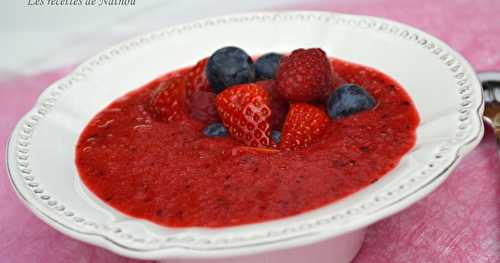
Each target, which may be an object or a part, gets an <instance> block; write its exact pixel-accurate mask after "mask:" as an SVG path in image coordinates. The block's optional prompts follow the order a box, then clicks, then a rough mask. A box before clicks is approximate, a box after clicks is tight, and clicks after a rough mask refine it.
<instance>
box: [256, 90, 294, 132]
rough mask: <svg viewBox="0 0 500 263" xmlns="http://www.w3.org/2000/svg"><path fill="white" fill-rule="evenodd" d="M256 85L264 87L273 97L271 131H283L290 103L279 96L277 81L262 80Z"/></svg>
mask: <svg viewBox="0 0 500 263" xmlns="http://www.w3.org/2000/svg"><path fill="white" fill-rule="evenodd" d="M256 84H258V85H260V86H262V87H263V88H264V89H265V90H266V91H267V92H269V94H270V95H271V129H273V130H281V127H283V123H284V122H285V117H286V113H287V112H288V108H289V105H290V103H289V102H288V101H287V100H286V99H284V98H283V97H282V96H281V95H280V94H279V92H278V90H277V89H276V81H274V80H262V81H257V82H256Z"/></svg>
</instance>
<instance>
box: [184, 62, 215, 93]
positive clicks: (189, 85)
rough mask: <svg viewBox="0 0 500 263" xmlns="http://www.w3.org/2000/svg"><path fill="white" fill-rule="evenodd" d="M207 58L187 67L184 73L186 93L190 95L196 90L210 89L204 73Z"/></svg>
mask: <svg viewBox="0 0 500 263" xmlns="http://www.w3.org/2000/svg"><path fill="white" fill-rule="evenodd" d="M207 61H208V58H205V59H202V60H200V61H198V63H196V65H194V66H193V67H192V68H190V69H188V70H187V72H186V73H185V75H186V89H187V95H188V96H191V94H193V93H194V92H196V91H211V88H210V85H209V84H208V80H207V77H206V75H205V67H206V65H207Z"/></svg>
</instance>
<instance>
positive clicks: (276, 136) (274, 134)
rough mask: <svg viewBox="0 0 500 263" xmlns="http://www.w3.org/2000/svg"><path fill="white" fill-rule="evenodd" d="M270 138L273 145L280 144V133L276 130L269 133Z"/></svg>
mask: <svg viewBox="0 0 500 263" xmlns="http://www.w3.org/2000/svg"><path fill="white" fill-rule="evenodd" d="M271 138H272V139H273V141H274V142H275V143H280V141H281V132H280V131H277V130H273V131H272V132H271Z"/></svg>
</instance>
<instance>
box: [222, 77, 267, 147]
mask: <svg viewBox="0 0 500 263" xmlns="http://www.w3.org/2000/svg"><path fill="white" fill-rule="evenodd" d="M270 101H271V96H270V95H269V93H268V92H267V91H266V90H265V89H264V88H263V87H261V86H259V85H257V84H241V85H238V86H235V87H232V88H230V89H226V90H224V91H223V92H221V93H220V94H219V95H217V98H216V99H215V105H216V108H217V111H218V112H219V116H220V118H221V119H222V123H223V124H224V126H225V127H226V128H227V129H228V130H229V134H230V135H231V136H232V137H233V138H235V139H237V140H239V141H241V142H243V143H244V144H246V145H248V146H253V147H267V146H269V145H270V140H271V139H270V136H271V125H270V119H271V108H270Z"/></svg>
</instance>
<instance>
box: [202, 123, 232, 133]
mask: <svg viewBox="0 0 500 263" xmlns="http://www.w3.org/2000/svg"><path fill="white" fill-rule="evenodd" d="M203 134H205V135H206V136H208V137H224V136H227V129H226V127H224V125H222V123H220V122H216V123H212V124H210V125H208V126H207V127H205V128H204V129H203Z"/></svg>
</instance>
